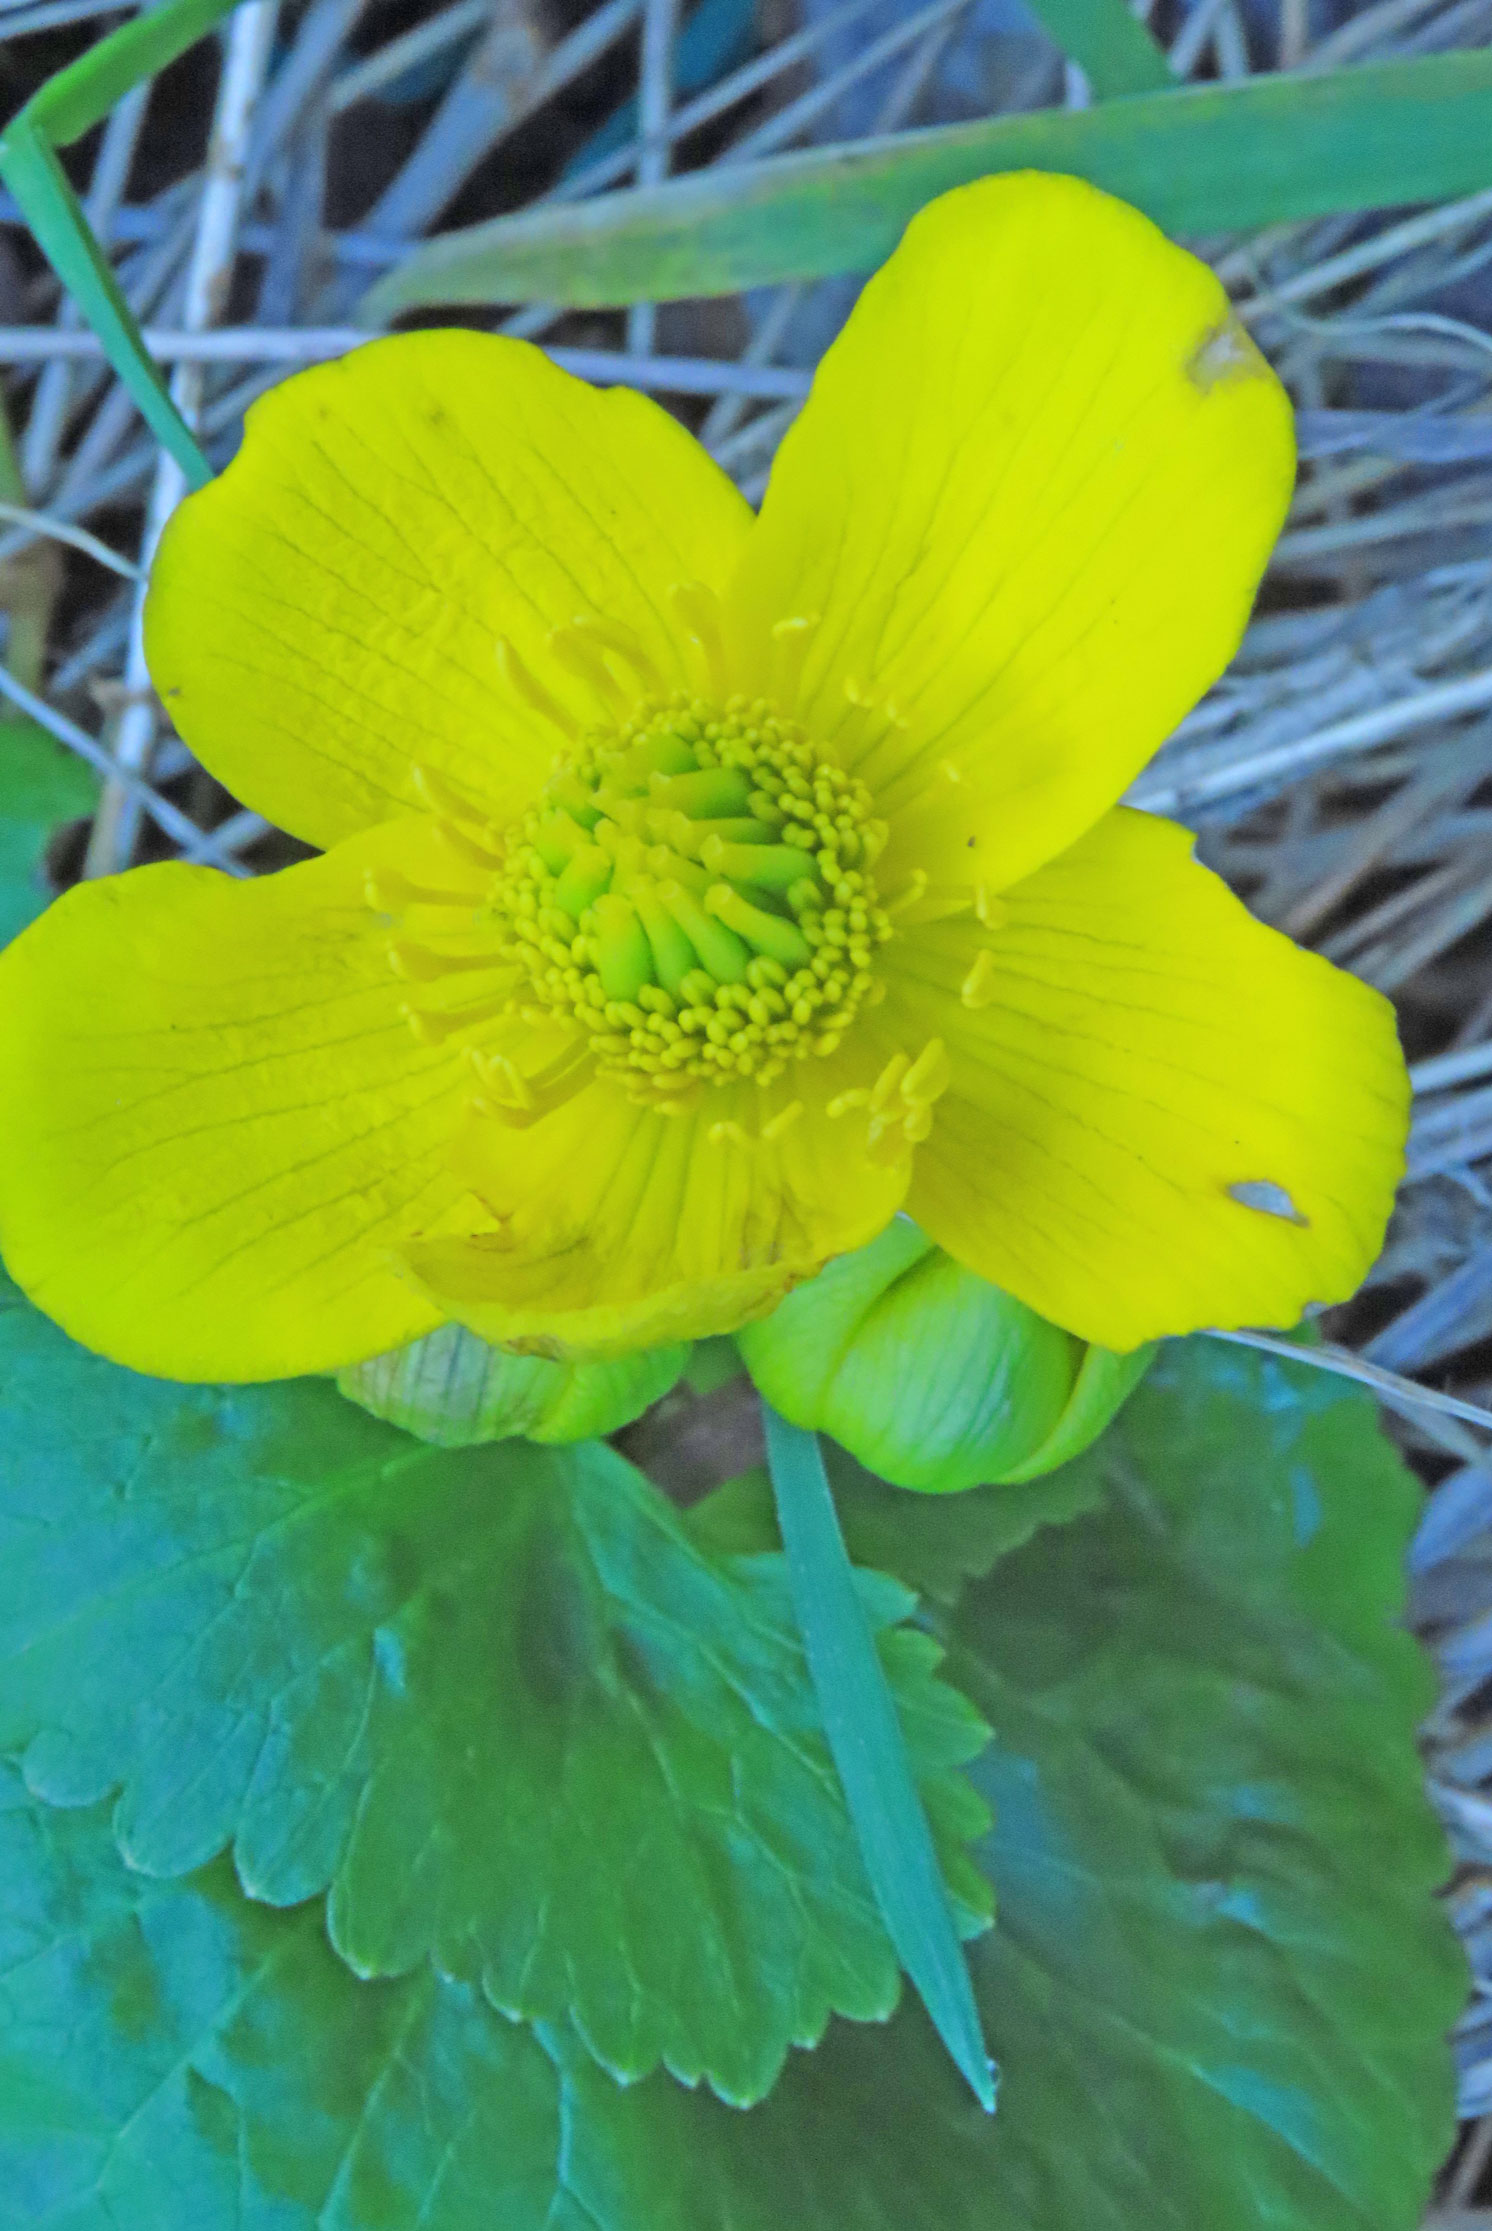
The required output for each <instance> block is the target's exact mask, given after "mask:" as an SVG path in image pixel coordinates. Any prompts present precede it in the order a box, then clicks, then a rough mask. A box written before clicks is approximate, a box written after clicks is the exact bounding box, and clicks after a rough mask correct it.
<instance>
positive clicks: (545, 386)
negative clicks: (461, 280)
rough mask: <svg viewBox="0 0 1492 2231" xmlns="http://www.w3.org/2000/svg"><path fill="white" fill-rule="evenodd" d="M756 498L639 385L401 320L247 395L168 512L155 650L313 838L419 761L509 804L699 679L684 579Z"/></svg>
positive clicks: (252, 786) (724, 560)
mask: <svg viewBox="0 0 1492 2231" xmlns="http://www.w3.org/2000/svg"><path fill="white" fill-rule="evenodd" d="M750 520H751V513H750V511H749V510H748V509H747V507H746V505H745V503H744V502H743V501H742V499H741V497H740V496H739V495H738V494H737V493H736V491H735V489H734V488H733V487H732V486H731V485H730V483H729V481H728V480H727V479H726V478H725V476H724V474H723V473H721V472H720V471H719V470H718V468H717V467H716V466H715V465H713V464H712V463H711V462H710V460H709V458H708V457H706V455H705V453H704V451H703V450H702V449H700V448H699V446H698V444H697V443H696V442H694V441H693V439H692V438H691V437H690V436H689V435H688V434H687V433H686V432H685V431H684V429H683V428H682V427H681V426H680V425H679V424H678V423H677V422H676V421H675V420H674V419H672V418H670V417H669V416H668V414H667V412H665V411H663V410H661V409H660V408H659V407H658V406H657V405H656V404H655V403H651V402H649V401H647V400H646V399H645V398H644V397H642V396H640V395H635V394H633V393H631V392H630V391H628V390H626V389H622V388H612V389H610V390H607V391H605V392H601V391H598V390H597V389H594V388H590V387H587V386H586V385H585V384H584V382H583V381H581V380H577V379H572V378H571V377H570V376H569V374H567V373H565V372H561V371H559V370H557V369H556V368H555V366H554V365H552V364H551V363H550V362H549V361H548V359H547V358H546V357H545V356H543V355H542V354H541V353H540V351H539V350H537V349H535V348H531V347H529V346H528V345H527V344H526V343H524V342H518V341H505V340H500V339H498V338H496V337H495V336H493V335H491V334H482V333H463V332H430V333H413V334H404V335H400V336H398V337H396V338H394V339H391V340H385V341H378V342H374V343H372V344H371V345H370V346H368V347H366V348H361V349H358V350H356V351H355V352H354V353H353V354H352V355H351V356H348V357H344V358H343V359H342V360H341V361H340V362H338V363H333V364H325V365H320V366H318V367H317V368H316V369H315V370H313V371H308V372H302V373H300V374H299V375H298V376H297V377H295V378H293V379H290V380H287V381H285V383H284V384H283V386H280V387H277V388H275V389H273V390H272V391H271V392H270V393H269V394H268V395H266V396H264V397H263V398H262V399H261V400H260V401H259V402H257V403H256V404H255V405H254V407H253V409H252V410H251V411H250V412H249V414H248V422H247V428H246V432H245V436H244V443H243V447H242V449H241V450H240V451H239V454H238V456H237V457H236V458H235V459H234V461H233V463H232V464H231V465H230V466H229V467H228V469H227V471H226V472H225V473H224V474H223V475H222V476H221V477H220V478H219V479H218V480H216V481H214V482H213V483H212V485H211V486H210V487H208V488H205V489H203V490H202V491H201V493H200V494H198V495H195V496H191V497H189V498H188V499H187V501H186V503H184V504H183V505H182V507H181V509H180V511H179V512H178V513H177V514H176V517H175V518H174V519H173V521H172V523H171V525H170V527H169V528H168V529H167V531H166V535H165V538H164V540H163V542H162V545H161V551H160V555H159V557H158V558H157V560H156V564H155V569H154V572H153V575H152V579H151V588H150V598H149V604H148V608H147V613H146V645H147V650H148V653H149V658H150V670H151V673H152V675H153V677H154V679H155V683H156V687H157V689H158V690H159V691H160V694H161V696H162V698H163V699H164V701H165V703H166V706H167V708H168V710H169V711H170V714H171V717H172V719H173V720H174V721H175V722H176V725H177V727H178V728H179V729H180V731H181V734H182V735H183V736H184V737H185V739H186V741H187V742H188V743H189V744H190V745H191V747H192V749H193V750H194V751H195V752H196V753H197V755H198V757H199V758H200V759H201V760H202V762H203V764H204V765H205V766H207V767H209V768H210V769H211V770H212V772H213V773H214V774H215V775H217V776H218V777H219V778H220V779H221V780H222V781H223V782H224V783H226V784H227V786H228V788H229V789H230V790H231V791H233V793H234V794H235V796H237V797H239V798H241V799H242V800H243V801H244V803H245V804H246V805H250V806H253V807H255V808H256V809H257V810H258V811H259V812H261V813H264V814H267V815H268V816H269V817H270V819H271V820H273V821H277V822H278V823H279V824H280V825H281V827H282V828H286V829H290V830H293V831H294V833H295V834H296V835H297V836H300V837H304V838H305V839H306V840H307V842H308V843H311V844H317V845H327V844H332V843H335V842H336V841H337V840H338V839H340V838H342V837H344V836H349V835H351V834H352V833H353V832H354V831H356V830H358V829H361V828H366V827H369V826H370V825H372V824H373V823H376V822H378V821H382V820H385V819H387V818H388V817H389V816H390V815H392V814H395V813H398V812H402V811H405V810H407V809H408V808H409V807H410V806H412V805H414V804H416V803H418V802H419V793H418V792H417V791H416V789H415V787H414V770H415V768H416V767H417V766H421V765H422V766H424V767H426V768H428V769H430V770H431V771H432V772H433V773H434V774H435V775H437V776H439V777H442V778H444V779H445V781H446V782H447V783H449V784H453V785H454V786H455V787H456V788H457V789H458V790H459V791H461V792H463V793H466V794H469V795H470V796H471V797H472V798H473V799H474V800H475V802H476V803H477V805H478V806H479V807H480V808H481V809H482V810H483V811H484V812H485V813H487V814H488V815H490V816H491V817H493V818H497V819H502V818H506V817H507V815H508V814H510V813H511V812H512V811H513V809H514V808H515V807H516V806H518V805H521V804H523V803H525V802H527V801H528V800H529V799H530V798H531V797H532V796H533V795H534V793H535V792H536V791H537V789H538V788H539V786H540V785H541V783H542V782H543V780H544V777H545V775H546V774H547V773H548V771H549V768H550V765H551V763H552V761H553V759H554V756H555V753H556V751H557V750H558V749H559V748H560V747H561V745H562V744H563V743H564V742H565V741H566V740H567V739H568V738H569V737H570V736H571V734H572V733H573V731H575V730H576V729H578V728H580V727H584V726H585V725H587V724H588V723H590V722H591V721H594V720H597V719H603V718H606V717H608V716H609V714H610V712H611V708H612V707H613V704H614V702H615V701H616V700H618V699H620V700H621V701H624V702H625V703H626V704H627V705H629V706H630V704H631V703H632V702H634V701H635V699H636V698H637V696H638V695H639V693H640V692H642V691H644V690H646V689H647V688H648V687H649V686H650V684H652V683H654V681H655V680H656V683H657V684H659V685H662V686H663V687H665V688H667V689H674V688H690V689H694V688H697V687H698V686H699V669H698V666H697V664H695V663H691V660H692V659H694V660H697V656H698V654H697V653H696V652H693V651H692V650H691V646H690V644H689V642H688V639H687V636H686V633H685V630H684V628H683V627H681V625H680V619H679V613H678V610H677V609H676V606H675V604H674V603H673V602H672V601H671V599H670V593H669V592H670V590H671V588H672V587H673V586H674V584H676V583H680V582H683V583H689V582H704V583H705V584H706V585H707V586H710V587H712V588H713V587H716V586H718V584H719V583H720V582H721V581H723V580H724V579H725V577H726V576H727V574H728V573H729V571H730V568H731V566H732V564H733V563H734V560H735V558H736V555H737V553H738V551H739V548H740V545H741V541H742V538H743V536H744V535H745V533H746V531H747V529H748V527H749V524H750ZM577 619H583V620H586V621H588V622H592V623H598V626H592V627H591V628H590V629H589V630H585V629H582V630H581V631H579V633H578V634H577V633H575V632H574V631H573V626H572V623H573V622H574V621H576V620H577ZM598 627H599V632H598ZM557 628H558V629H561V630H571V632H570V633H569V634H568V635H562V637H561V638H560V640H559V642H558V645H555V644H553V643H551V640H550V638H551V634H552V631H553V630H555V629H557ZM500 642H501V643H504V644H506V645H507V646H508V648H507V650H505V651H501V652H500V650H499V644H500ZM567 654H568V659H569V663H567ZM546 702H548V703H551V704H552V705H553V707H554V708H555V710H556V711H557V712H558V714H559V716H560V725H556V721H555V719H554V718H553V717H552V716H551V714H550V713H549V712H546V711H545V710H543V709H542V708H543V706H544V705H545V703H546Z"/></svg>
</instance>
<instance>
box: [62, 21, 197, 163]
mask: <svg viewBox="0 0 1492 2231" xmlns="http://www.w3.org/2000/svg"><path fill="white" fill-rule="evenodd" d="M232 5H233V0H166V4H165V5H164V6H163V7H162V6H157V7H154V8H152V9H151V10H150V11H149V13H148V14H145V15H141V16H138V17H136V19H135V21H134V22H133V23H125V24H122V25H121V26H120V28H119V29H118V30H117V31H113V32H111V33H110V34H109V36H108V38H106V39H100V40H99V41H98V43H97V45H95V46H92V47H90V48H89V49H88V51H87V53H86V54H82V55H80V56H79V57H78V59H77V61H76V62H73V63H70V64H69V65H68V67H67V68H66V69H65V70H59V71H58V72H57V73H56V75H55V76H54V77H49V78H48V79H47V82H46V84H45V85H43V87H42V88H41V90H40V92H39V93H35V94H33V95H32V97H31V99H30V100H29V101H28V102H27V104H26V106H25V108H24V109H22V111H21V115H22V116H24V117H25V118H26V120H27V122H28V123H30V124H33V125H34V126H35V127H36V128H37V130H38V131H40V132H42V133H44V134H45V136H46V137H47V138H48V139H49V140H50V141H51V143H52V145H53V146H54V147H71V146H72V144H73V142H74V141H75V140H79V139H81V138H82V137H83V134H84V133H85V132H88V131H91V130H92V129H93V127H94V125H95V124H101V123H102V122H103V120H104V118H105V117H106V116H107V115H108V113H109V111H110V109H111V108H112V107H113V106H114V104H115V102H116V101H119V100H122V99H123V98H124V96H125V94H126V93H128V92H129V91H130V89H131V87H132V86H136V85H139V84H141V83H143V81H144V80H145V79H146V78H148V77H155V76H157V75H158V74H159V73H160V71H162V70H164V69H166V68H167V67H168V65H169V64H170V63H172V62H174V61H175V60H176V58H177V56H178V55H180V54H185V53H186V50H187V48H188V47H190V46H195V45H196V43H197V41H198V40H199V39H200V38H202V37H203V36H204V34H205V33H206V32H208V31H210V30H211V29H212V27H213V25H214V24H215V23H216V22H218V20H219V19H220V17H222V16H225V15H226V14H227V13H228V10H229V9H230V8H231V7H232Z"/></svg>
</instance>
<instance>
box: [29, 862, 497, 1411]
mask: <svg viewBox="0 0 1492 2231" xmlns="http://www.w3.org/2000/svg"><path fill="white" fill-rule="evenodd" d="M390 859H392V860H396V861H398V862H399V864H400V865H401V866H402V867H403V868H404V869H405V870H406V871H407V873H408V874H409V875H411V876H412V877H420V876H423V875H429V876H432V877H433V876H436V875H439V874H441V873H442V872H443V870H444V867H445V866H446V865H447V864H448V863H446V862H445V860H444V858H443V855H442V854H441V853H440V851H439V849H438V848H437V846H436V845H435V844H434V843H433V842H432V841H431V840H430V838H429V836H428V834H427V825H425V824H420V823H415V824H406V825H404V826H403V827H395V828H393V829H386V830H381V831H379V832H377V833H376V834H375V835H372V836H369V837H364V838H358V839H355V840H353V841H352V842H350V843H348V844H346V845H344V846H341V847H339V848H338V849H337V851H335V852H333V853H331V854H329V855H328V856H327V857H326V858H325V859H321V860H313V861H310V862H308V863H307V864H306V865H304V866H302V867H293V868H288V869H286V870H285V871H284V872H283V873H282V874H279V875H272V876H267V877H265V878H264V879H263V880H262V881H259V882H254V883H235V882H232V881H230V880H229V879H228V878H227V877H225V876H221V875H218V874H215V873H213V872H212V871H211V870H209V869H206V868H191V867H182V866H177V865H171V866H162V867H149V868H138V869H135V870H132V871H131V873H129V874H128V875H123V876H118V877H115V878H112V879H110V880H107V881H104V882H98V883H85V884H81V885H80V886H79V887H78V888H77V889H75V890H73V891H70V892H69V893H68V894H67V896H66V897H65V898H63V899H61V900H59V901H58V903H57V904H56V905H55V906H54V907H52V908H51V909H50V910H49V911H48V912H47V913H45V914H44V915H43V916H42V917H41V920H40V921H39V922H37V923H36V924H35V926H34V927H33V928H31V929H29V930H27V931H26V932H25V933H24V935H23V936H21V937H20V938H18V939H17V940H16V942H15V943H14V944H13V945H11V946H9V947H8V948H7V949H6V951H5V952H4V954H3V955H0V1251H3V1253H4V1257H5V1261H6V1263H7V1265H8V1266H9V1269H10V1270H11V1272H12V1274H13V1276H14V1277H15V1278H16V1279H17V1280H18V1281H19V1283H20V1284H21V1285H22V1286H23V1287H24V1288H25V1290H26V1291H27V1293H29V1294H30V1295H31V1297H32V1299H33V1300H34V1301H36V1302H37V1303H38V1305H39V1306H40V1307H41V1308H43V1309H45V1310H46V1311H47V1312H48V1313H49V1314H50V1315H51V1316H53V1317H55V1318H56V1319H57V1321H58V1322H59V1323H60V1324H61V1325H62V1326H63V1327H64V1328H65V1329H66V1330H67V1331H68V1332H70V1333H71V1334H72V1335H73V1336H74V1338H76V1339H78V1340H81V1341H83V1342H84V1343H85V1344H86V1345H87V1346H88V1347H90V1348H95V1349H97V1350H99V1351H100V1352H101V1353H102V1354H104V1355H107V1356H111V1357H113V1359H114V1360H115V1361H116V1362H118V1363H123V1364H128V1365H129V1366H130V1367H131V1368H132V1369H134V1370H137V1371H147V1372H154V1373H158V1374H160V1375H161V1376H163V1377H168V1378H175V1379H230V1380H238V1379H268V1378H279V1377H282V1376H286V1375H288V1374H292V1373H296V1372H304V1371H326V1370H332V1369H334V1368H336V1367H338V1366H339V1365H342V1364H346V1363H352V1362H355V1361H358V1360H360V1359H361V1358H363V1357H365V1356H369V1355H374V1354H377V1353H379V1352H381V1351H382V1350H384V1349H386V1348H389V1347H392V1346H394V1345H396V1344H397V1343H399V1342H402V1341H405V1340H410V1339H413V1338H415V1337H416V1336H417V1335H419V1334H421V1333H424V1332H428V1331H429V1330H430V1329H431V1328H432V1327H433V1326H434V1325H435V1324H437V1323H438V1322H439V1319H440V1312H439V1311H438V1310H436V1309H435V1308H433V1307H432V1306H431V1304H430V1303H429V1302H428V1301H427V1300H424V1299H422V1298H421V1297H420V1296H419V1295H417V1294H415V1293H413V1292H412V1291H411V1290H410V1288H409V1286H408V1285H407V1283H406V1282H404V1281H403V1280H402V1279H401V1278H400V1277H399V1276H398V1275H397V1271H396V1269H395V1268H393V1267H391V1261H390V1252H389V1251H390V1248H391V1245H392V1243H393V1242H394V1241H395V1240H396V1239H397V1238H399V1237H401V1236H402V1235H403V1234H404V1233H405V1232H406V1231H408V1230H410V1229H418V1228H422V1227H423V1226H425V1225H426V1224H427V1223H428V1221H429V1220H430V1219H431V1218H432V1217H433V1216H436V1215H438V1214H439V1213H440V1212H441V1211H442V1210H443V1209H444V1208H446V1207H447V1206H448V1204H449V1203H450V1201H451V1200H452V1199H453V1198H454V1197H455V1195H456V1186H455V1181H454V1180H453V1178H452V1177H451V1176H450V1174H449V1171H448V1166H447V1161H446V1150H447V1149H448V1147H449V1143H450V1140H451V1137H452V1135H453V1133H454V1131H455V1129H456V1127H457V1125H458V1124H459V1122H460V1120H461V1117H462V1114H463V1112H464V1108H465V1104H466V1101H467V1099H468V1097H469V1084H470V1078H469V1073H468V1072H467V1071H466V1068H465V1065H464V1062H463V1060H462V1057H461V1055H460V1053H459V1052H458V1051H456V1050H455V1049H454V1047H453V1046H452V1045H451V1044H450V1043H448V1044H447V1046H446V1048H445V1049H444V1050H439V1049H437V1050H426V1049H424V1048H422V1047H421V1046H420V1045H419V1044H418V1043H417V1042H416V1040H415V1037H414V1035H413V1033H412V1031H411V1029H410V1026H409V1023H408V1021H407V1019H406V1018H405V1016H404V1015H403V1014H402V1013H401V1002H402V1001H403V1000H404V999H406V998H407V997H408V996H409V987H408V986H401V985H400V984H399V983H398V982H397V981H396V979H395V978H394V976H393V973H392V971H391V969H390V966H389V957H388V950H387V932H386V930H385V929H383V928H380V926H379V923H378V921H377V919H376V918H375V916H374V915H373V914H372V913H371V912H370V911H369V909H368V906H367V904H366V902H365V900H364V896H363V881H364V876H365V873H366V871H367V867H368V864H369V863H370V861H371V862H375V863H382V862H384V861H387V860H390Z"/></svg>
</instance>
